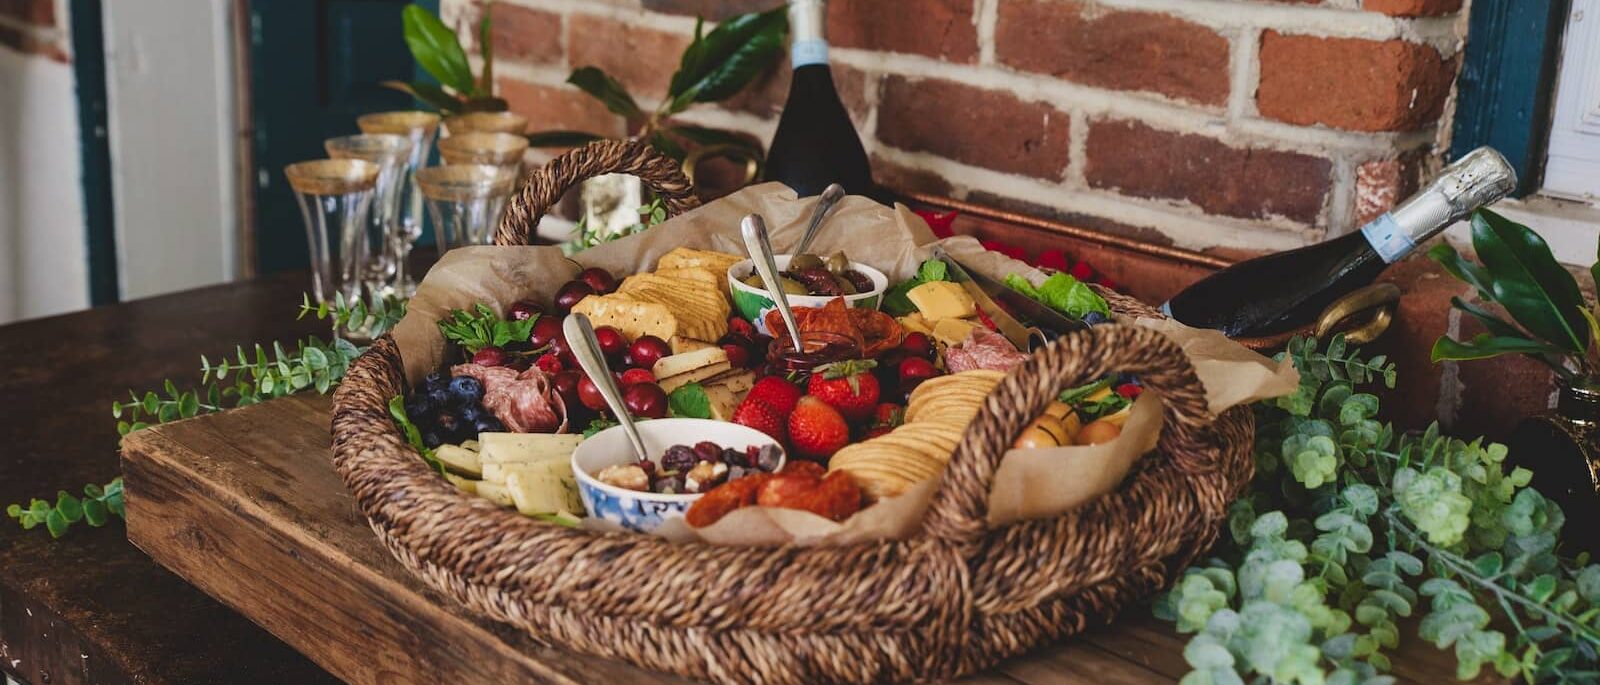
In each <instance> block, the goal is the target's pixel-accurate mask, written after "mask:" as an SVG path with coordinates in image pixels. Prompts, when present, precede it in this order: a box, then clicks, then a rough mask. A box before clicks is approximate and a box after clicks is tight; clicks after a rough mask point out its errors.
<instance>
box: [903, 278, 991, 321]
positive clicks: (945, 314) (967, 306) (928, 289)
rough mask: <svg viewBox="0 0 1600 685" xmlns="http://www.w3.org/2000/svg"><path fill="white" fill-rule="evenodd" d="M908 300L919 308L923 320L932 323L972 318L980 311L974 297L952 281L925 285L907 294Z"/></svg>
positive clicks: (933, 282)
mask: <svg viewBox="0 0 1600 685" xmlns="http://www.w3.org/2000/svg"><path fill="white" fill-rule="evenodd" d="M906 299H909V300H911V304H914V305H916V306H917V311H918V312H919V313H921V314H922V318H924V319H927V320H928V321H932V322H938V321H940V320H942V319H959V318H961V317H963V316H972V315H973V314H976V313H977V311H978V308H977V304H976V303H974V302H973V301H972V296H971V295H968V294H967V291H965V290H962V289H961V286H960V285H957V284H955V283H951V282H950V281H932V282H929V283H923V284H922V285H919V286H917V287H915V288H912V289H911V290H910V291H908V292H906Z"/></svg>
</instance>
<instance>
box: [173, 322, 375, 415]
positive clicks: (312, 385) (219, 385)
mask: <svg viewBox="0 0 1600 685" xmlns="http://www.w3.org/2000/svg"><path fill="white" fill-rule="evenodd" d="M234 353H235V357H236V358H235V359H232V360H230V359H228V358H227V357H223V358H222V359H221V361H219V362H217V363H212V362H211V360H210V359H208V358H206V357H205V356H203V355H202V356H201V357H200V372H201V380H202V382H204V383H206V384H210V385H208V387H207V388H206V392H207V396H208V397H211V398H213V399H214V400H215V401H214V402H213V404H216V405H219V406H220V404H221V402H222V401H223V400H232V401H233V404H234V406H238V407H243V406H247V405H251V404H255V403H257V402H261V401H263V400H269V399H273V398H276V397H283V396H285V395H291V394H294V393H297V392H300V391H302V390H312V389H314V390H316V391H317V392H318V393H321V394H327V393H328V391H329V390H331V389H332V388H333V386H334V385H335V384H337V383H338V382H339V381H340V380H341V379H343V378H344V374H345V372H346V371H349V370H350V363H351V362H353V361H355V359H356V357H359V356H361V348H359V347H356V346H355V344H354V343H351V342H350V341H348V340H345V339H343V338H336V339H334V341H333V342H331V343H329V342H324V341H322V340H321V339H320V338H317V337H316V336H311V337H308V338H306V339H305V340H302V341H300V342H299V343H298V344H297V345H296V347H295V351H294V352H292V353H291V352H289V351H288V350H287V349H285V348H284V346H283V343H280V342H273V343H272V351H271V353H270V355H269V353H268V352H267V348H265V347H262V346H261V345H259V344H258V345H256V346H255V350H254V355H253V356H252V355H250V354H248V353H246V352H245V349H244V347H243V346H239V347H236V348H234ZM230 375H231V376H232V381H233V382H232V385H228V384H227V383H226V381H228V380H229V376H230Z"/></svg>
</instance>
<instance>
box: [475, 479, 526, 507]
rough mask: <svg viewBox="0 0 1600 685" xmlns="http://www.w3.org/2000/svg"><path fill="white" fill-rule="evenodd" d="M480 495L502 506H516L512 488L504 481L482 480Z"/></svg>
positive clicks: (479, 486) (479, 487)
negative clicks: (508, 487) (507, 486)
mask: <svg viewBox="0 0 1600 685" xmlns="http://www.w3.org/2000/svg"><path fill="white" fill-rule="evenodd" d="M478 496H479V497H482V498H484V499H486V500H489V501H490V502H494V503H495V504H498V505H500V506H502V507H514V506H516V504H517V503H516V500H514V499H512V498H511V490H509V489H507V488H506V486H505V484H504V483H491V482H489V481H480V482H479V483H478Z"/></svg>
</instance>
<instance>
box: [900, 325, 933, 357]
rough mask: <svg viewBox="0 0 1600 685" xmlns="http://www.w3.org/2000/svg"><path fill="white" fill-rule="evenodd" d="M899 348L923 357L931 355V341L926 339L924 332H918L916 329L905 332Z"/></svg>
mask: <svg viewBox="0 0 1600 685" xmlns="http://www.w3.org/2000/svg"><path fill="white" fill-rule="evenodd" d="M900 349H902V350H905V351H907V352H910V353H911V354H914V355H916V356H918V357H922V358H923V359H929V358H932V357H933V342H932V341H930V340H928V335H927V334H926V333H918V332H916V331H912V332H910V333H907V334H906V338H905V340H902V341H900Z"/></svg>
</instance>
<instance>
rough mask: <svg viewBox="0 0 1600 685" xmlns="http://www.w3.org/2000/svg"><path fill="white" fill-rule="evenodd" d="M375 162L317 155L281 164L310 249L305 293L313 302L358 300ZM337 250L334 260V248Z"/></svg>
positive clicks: (364, 270) (365, 251)
mask: <svg viewBox="0 0 1600 685" xmlns="http://www.w3.org/2000/svg"><path fill="white" fill-rule="evenodd" d="M378 170H379V168H378V165H376V164H373V163H371V162H368V161H365V160H360V159H319V160H315V161H310V162H297V163H295V164H290V165H289V166H287V167H284V170H283V173H284V175H285V176H287V177H288V178H289V186H290V187H292V188H294V194H295V199H297V200H299V202H300V213H301V216H302V217H303V218H304V219H305V225H306V242H307V244H308V245H307V246H308V247H309V248H310V250H311V293H312V295H313V296H314V297H316V298H317V302H319V303H323V304H332V303H333V300H334V295H335V294H336V293H337V294H338V295H342V296H344V300H345V302H357V301H360V296H361V281H362V278H363V277H364V276H365V275H366V260H367V259H368V258H369V257H370V255H369V254H367V249H366V248H367V244H366V241H364V240H361V236H362V234H363V233H365V232H366V224H367V213H368V211H370V210H371V208H372V197H373V194H374V189H375V187H376V185H377V180H378ZM335 252H337V253H338V264H337V266H336V265H335V263H334V253H335Z"/></svg>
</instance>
